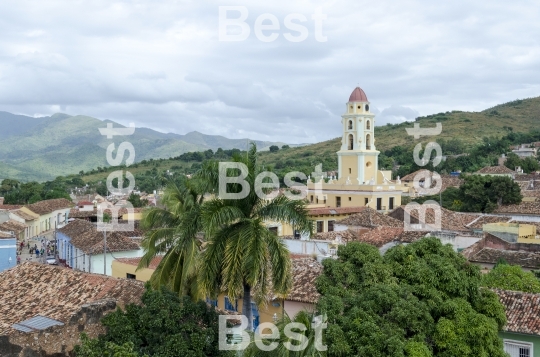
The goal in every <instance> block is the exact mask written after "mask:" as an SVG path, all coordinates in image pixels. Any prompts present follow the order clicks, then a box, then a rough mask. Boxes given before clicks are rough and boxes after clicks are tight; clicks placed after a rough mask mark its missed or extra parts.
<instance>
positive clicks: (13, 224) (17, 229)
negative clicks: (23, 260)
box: [0, 211, 28, 240]
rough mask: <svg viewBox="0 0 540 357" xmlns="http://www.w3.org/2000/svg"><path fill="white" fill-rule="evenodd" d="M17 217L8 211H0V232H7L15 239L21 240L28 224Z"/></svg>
mask: <svg viewBox="0 0 540 357" xmlns="http://www.w3.org/2000/svg"><path fill="white" fill-rule="evenodd" d="M14 218H15V219H14ZM17 218H18V217H16V216H13V214H12V213H11V212H10V211H0V232H4V233H9V234H10V235H13V236H14V237H16V238H17V239H19V240H23V239H24V238H25V232H26V230H27V228H28V226H27V225H26V224H24V223H22V222H21V221H22V219H20V218H19V219H17ZM23 222H24V221H23Z"/></svg>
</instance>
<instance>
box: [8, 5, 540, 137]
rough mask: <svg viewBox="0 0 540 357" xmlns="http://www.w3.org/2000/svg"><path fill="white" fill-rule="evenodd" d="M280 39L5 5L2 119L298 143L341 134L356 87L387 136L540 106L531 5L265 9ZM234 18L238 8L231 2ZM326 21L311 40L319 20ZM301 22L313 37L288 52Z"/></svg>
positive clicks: (197, 18)
mask: <svg viewBox="0 0 540 357" xmlns="http://www.w3.org/2000/svg"><path fill="white" fill-rule="evenodd" d="M238 4H240V5H244V6H246V7H247V8H248V10H249V17H248V20H247V23H248V24H249V25H250V26H251V27H252V26H253V23H254V21H255V18H256V17H257V16H259V15H261V14H263V13H272V14H274V15H275V16H276V17H277V18H278V19H279V21H280V26H281V28H280V30H279V33H280V35H279V37H278V39H277V40H276V41H275V42H271V43H263V42H260V41H258V40H257V39H256V37H255V34H254V33H253V31H252V33H251V35H250V37H249V38H248V39H247V40H246V41H244V42H236V43H235V42H220V41H218V7H219V6H220V5H226V4H224V3H220V2H218V1H211V2H188V1H179V2H159V1H158V2H156V1H149V0H138V1H118V0H112V1H111V0H107V1H105V0H92V1H90V0H86V1H84V0H83V1H77V2H65V1H59V0H48V1H46V0H44V1H39V2H35V1H33V2H30V1H28V0H26V1H25V0H20V1H14V0H13V1H3V2H2V3H0V14H1V15H0V20H1V21H0V31H1V33H2V36H1V37H0V110H6V111H12V112H16V113H25V114H29V115H33V114H35V113H43V114H52V113H53V112H54V111H56V110H57V109H58V108H60V109H62V111H65V112H68V113H71V114H86V115H91V116H96V117H99V118H102V119H104V118H109V119H114V120H118V121H120V122H123V123H129V122H130V121H134V122H136V123H137V124H139V125H144V126H147V127H152V128H154V129H158V130H161V131H174V132H177V133H186V132H188V131H191V130H198V131H201V132H204V133H208V134H220V135H225V136H229V137H244V136H246V135H249V136H251V137H253V138H260V139H269V140H279V141H288V142H293V143H295V142H296V143H300V142H307V141H321V140H326V139H329V138H332V137H336V136H338V135H339V134H340V125H339V122H340V115H341V113H342V111H343V110H344V103H345V102H346V100H347V98H348V96H349V94H350V92H351V91H352V90H353V88H354V87H355V86H356V85H357V84H359V85H360V86H361V87H362V88H363V89H364V90H365V92H366V93H367V96H368V98H369V99H370V101H371V104H372V108H375V107H377V108H386V109H383V110H381V112H380V113H379V116H378V118H377V123H378V124H385V123H388V122H399V121H403V120H411V119H414V118H413V116H417V115H419V114H420V115H426V114H430V113H433V112H441V111H448V110H481V109H484V108H486V107H490V106H492V105H495V104H498V103H502V102H507V101H510V100H513V99H516V98H523V97H532V96H538V95H540V85H539V84H538V83H540V66H538V63H540V45H539V43H538V41H537V36H536V35H537V34H538V33H540V21H538V16H537V12H536V11H533V9H536V7H537V4H536V1H535V0H529V1H527V0H523V1H518V2H513V3H508V2H507V1H505V2H502V1H499V0H495V1H490V2H470V1H465V0H458V1H454V2H446V3H445V2H443V3H441V2H437V3H435V2H432V1H428V0H404V1H399V2H396V1H390V0H381V1H379V2H377V3H374V2H371V1H366V0H363V1H352V0H347V1H339V2H337V1H330V2H329V1H320V0H311V1H310V0H305V1H295V2H291V1H283V0H277V1H275V2H273V3H271V4H265V3H261V2H257V1H244V2H242V3H238ZM227 5H228V3H227ZM318 7H321V8H322V10H323V12H324V13H326V14H327V15H328V19H327V20H326V21H325V22H324V23H323V35H325V36H327V37H328V41H327V42H324V43H321V42H317V41H316V40H315V38H314V31H313V29H314V24H313V21H312V20H311V14H312V13H314V11H315V9H316V8H318ZM289 13H301V14H304V15H305V16H306V17H307V19H308V21H307V22H306V23H305V24H306V26H307V28H308V30H309V36H308V38H307V40H306V41H304V42H300V43H291V42H288V41H287V40H285V39H284V37H283V33H285V32H287V30H286V29H285V28H284V27H283V19H284V18H285V16H286V15H287V14H289Z"/></svg>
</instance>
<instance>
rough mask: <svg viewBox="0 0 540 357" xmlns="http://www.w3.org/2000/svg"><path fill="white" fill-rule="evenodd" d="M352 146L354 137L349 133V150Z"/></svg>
mask: <svg viewBox="0 0 540 357" xmlns="http://www.w3.org/2000/svg"><path fill="white" fill-rule="evenodd" d="M353 147H354V138H353V135H352V134H349V150H352V149H353Z"/></svg>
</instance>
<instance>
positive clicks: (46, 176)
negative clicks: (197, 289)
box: [0, 112, 283, 181]
mask: <svg viewBox="0 0 540 357" xmlns="http://www.w3.org/2000/svg"><path fill="white" fill-rule="evenodd" d="M107 122H111V121H101V120H99V119H96V118H92V117H88V116H83V115H77V116H70V115H67V114H55V115H53V116H50V117H41V118H31V117H27V116H23V115H14V114H11V113H6V112H0V128H1V130H0V180H2V179H4V178H12V179H19V180H23V181H29V180H37V181H45V180H51V179H54V178H55V177H57V176H61V175H67V174H71V173H77V172H79V171H81V170H84V171H86V170H90V169H92V168H96V167H103V166H107V162H106V158H105V153H106V148H107V146H108V145H109V144H110V143H111V142H112V141H111V140H108V139H107V138H106V137H104V136H102V135H100V132H99V128H104V127H105V123H107ZM114 126H115V127H122V125H120V124H117V123H114ZM122 139H123V140H127V141H129V142H130V143H132V144H133V146H134V147H135V152H136V158H135V160H136V161H137V162H138V161H142V160H145V159H151V158H154V159H157V158H169V157H175V156H178V155H180V154H182V153H185V152H190V151H205V150H208V149H212V150H214V151H215V150H217V149H218V148H219V147H221V148H223V149H233V148H236V149H242V150H243V149H245V148H246V147H247V142H248V141H249V140H248V139H228V138H225V137H223V136H218V135H204V134H201V133H198V132H193V133H188V134H186V135H177V134H164V133H160V132H157V131H155V130H152V129H148V128H137V129H136V130H135V133H134V134H133V135H132V136H129V137H127V138H122ZM122 139H117V140H115V143H116V145H117V146H118V145H119V144H120V142H121V141H120V140H122ZM256 143H257V145H258V146H259V147H260V148H268V147H269V146H270V145H274V144H276V145H280V146H281V145H283V143H274V142H269V141H256Z"/></svg>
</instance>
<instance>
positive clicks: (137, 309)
mask: <svg viewBox="0 0 540 357" xmlns="http://www.w3.org/2000/svg"><path fill="white" fill-rule="evenodd" d="M142 302H143V305H134V304H131V305H128V306H126V309H125V310H121V309H118V310H116V311H115V312H113V313H111V314H109V315H107V316H105V317H104V318H103V319H102V320H101V322H102V324H103V325H104V326H105V327H106V329H107V333H106V334H104V335H101V336H99V337H98V338H96V339H88V338H87V337H83V339H82V344H81V345H80V346H76V348H75V356H76V357H102V356H110V357H145V356H152V357H177V356H186V357H207V356H208V357H210V356H212V357H221V356H232V355H231V353H230V352H229V351H220V350H219V349H218V336H219V330H218V314H217V312H216V311H215V310H214V308H213V307H209V306H208V305H207V304H206V303H204V302H203V301H199V302H193V301H192V300H191V299H190V298H187V297H184V298H180V297H178V295H177V294H176V293H173V292H171V291H168V290H166V289H165V288H161V289H159V290H153V289H151V288H150V287H148V288H147V291H146V292H145V293H144V295H143V297H142Z"/></svg>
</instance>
